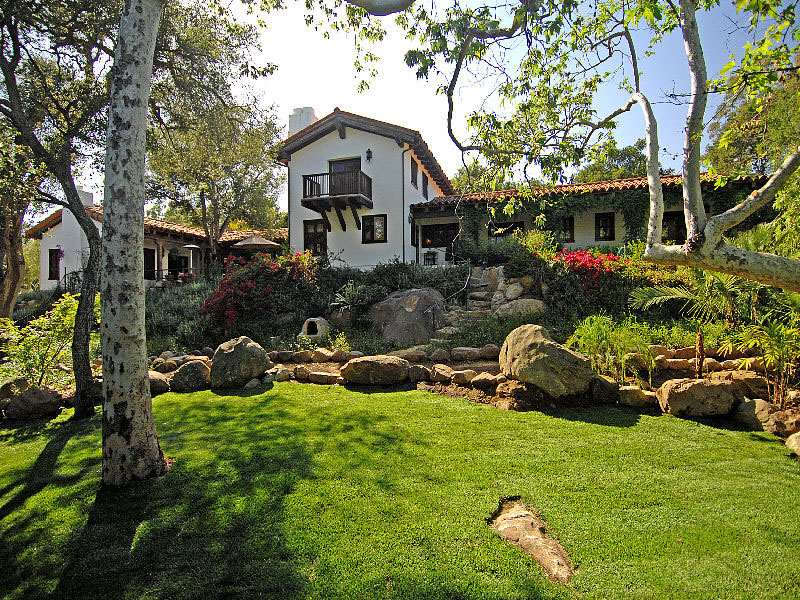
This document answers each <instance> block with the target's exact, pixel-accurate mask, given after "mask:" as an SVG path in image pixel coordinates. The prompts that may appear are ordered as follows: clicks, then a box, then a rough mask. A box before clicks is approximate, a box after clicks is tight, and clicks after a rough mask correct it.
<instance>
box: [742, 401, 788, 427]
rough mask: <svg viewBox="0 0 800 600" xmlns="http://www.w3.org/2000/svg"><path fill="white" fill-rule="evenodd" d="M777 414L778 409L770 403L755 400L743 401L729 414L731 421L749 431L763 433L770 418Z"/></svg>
mask: <svg viewBox="0 0 800 600" xmlns="http://www.w3.org/2000/svg"><path fill="white" fill-rule="evenodd" d="M775 412H778V407H777V406H776V405H774V404H772V403H771V402H767V401H766V400H762V399H761V398H756V399H753V400H750V399H745V400H743V401H742V402H740V403H739V406H737V407H736V408H735V409H734V411H733V412H732V413H731V416H732V417H733V420H734V421H736V422H737V423H739V424H740V425H743V426H744V427H746V428H747V429H748V430H750V431H765V429H766V428H768V427H769V425H770V416H771V415H772V414H773V413H775Z"/></svg>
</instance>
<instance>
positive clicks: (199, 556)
mask: <svg viewBox="0 0 800 600" xmlns="http://www.w3.org/2000/svg"><path fill="white" fill-rule="evenodd" d="M173 401H174V399H173ZM209 406H211V405H210V404H209V403H208V402H202V403H201V402H197V403H189V404H186V405H185V406H182V407H181V409H180V411H173V412H172V413H171V414H172V416H173V417H176V416H179V417H180V420H179V422H176V423H175V426H170V427H165V428H163V429H164V431H163V432H160V438H161V443H162V447H163V448H164V450H165V453H166V454H167V455H169V456H172V457H174V458H175V459H176V462H175V464H174V465H173V467H172V468H171V469H170V471H169V472H168V473H167V474H166V475H165V476H164V477H162V478H160V479H156V480H149V481H143V482H137V483H134V484H132V485H130V486H128V487H126V488H122V489H108V488H104V489H100V491H99V492H98V493H97V496H96V497H95V499H94V502H93V503H92V505H91V507H90V509H89V518H88V521H87V522H86V525H85V526H84V528H83V530H82V531H81V532H80V534H79V535H77V536H76V537H75V538H74V539H73V541H72V542H71V544H70V545H69V549H68V551H67V553H66V557H67V560H66V566H65V567H64V570H63V573H62V575H61V578H60V579H59V581H58V584H57V586H56V589H55V592H54V594H53V595H52V597H53V598H63V599H68V598H69V599H71V598H84V599H94V598H96V599H98V600H99V599H101V598H102V599H116V598H120V599H121V598H125V597H161V598H204V599H205V600H208V599H212V598H255V597H267V598H269V597H281V598H295V597H300V596H302V595H303V590H304V589H305V583H306V581H305V579H304V578H303V577H302V576H301V575H300V573H298V571H297V564H298V563H297V561H296V560H294V559H293V556H292V553H291V551H290V550H289V549H288V548H287V545H286V543H285V540H284V535H283V534H284V529H285V528H284V525H283V523H284V506H283V501H284V498H285V497H286V495H287V494H290V493H291V492H292V491H293V489H294V487H295V485H296V483H297V482H298V481H299V480H300V479H302V478H306V477H308V476H309V472H310V468H311V456H310V454H309V452H308V451H307V449H306V447H305V442H304V436H303V434H302V432H301V431H299V430H298V429H297V428H295V427H293V426H291V425H289V424H287V423H285V422H282V421H281V420H280V418H279V416H278V415H276V414H275V413H274V411H272V410H271V408H270V406H269V403H264V404H260V405H259V406H257V407H256V408H255V410H253V411H251V412H243V411H242V410H241V407H237V406H236V405H235V403H234V402H227V401H224V400H221V401H219V402H218V401H216V400H214V401H213V410H209ZM156 413H157V414H158V408H156ZM176 421H177V419H176ZM170 425H172V424H170Z"/></svg>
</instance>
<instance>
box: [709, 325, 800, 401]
mask: <svg viewBox="0 0 800 600" xmlns="http://www.w3.org/2000/svg"><path fill="white" fill-rule="evenodd" d="M733 347H736V348H738V349H740V350H747V349H749V348H756V349H757V350H758V351H759V352H760V353H761V355H762V360H763V361H764V374H765V375H766V377H767V381H768V382H769V391H770V395H771V396H772V400H773V402H775V403H776V404H778V405H779V406H780V407H781V408H785V407H786V392H787V391H788V389H789V381H790V379H791V378H792V377H793V376H794V372H795V368H796V365H795V362H796V361H797V358H798V356H800V329H798V328H796V327H789V326H788V325H785V324H783V323H780V322H778V321H766V322H764V323H762V324H760V325H749V326H747V327H745V328H744V329H743V330H742V331H740V332H738V333H736V334H735V335H733V336H731V339H729V340H728V342H727V343H725V344H724V345H723V348H724V349H726V350H730V349H732V348H733ZM743 363H744V364H743V366H744V367H746V368H750V367H751V365H752V359H745V360H744V361H743ZM770 371H771V372H772V374H770Z"/></svg>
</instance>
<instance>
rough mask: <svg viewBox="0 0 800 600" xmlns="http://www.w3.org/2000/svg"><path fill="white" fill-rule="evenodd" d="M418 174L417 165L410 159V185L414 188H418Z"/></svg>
mask: <svg viewBox="0 0 800 600" xmlns="http://www.w3.org/2000/svg"><path fill="white" fill-rule="evenodd" d="M418 172H419V165H418V164H417V161H415V160H414V159H413V158H412V159H411V185H413V186H414V187H419V186H418V185H417V174H418Z"/></svg>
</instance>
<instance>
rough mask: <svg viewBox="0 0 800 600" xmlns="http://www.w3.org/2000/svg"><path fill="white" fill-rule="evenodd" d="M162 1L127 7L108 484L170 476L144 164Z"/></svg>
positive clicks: (112, 245)
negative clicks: (156, 411) (150, 358)
mask: <svg viewBox="0 0 800 600" xmlns="http://www.w3.org/2000/svg"><path fill="white" fill-rule="evenodd" d="M162 10H163V5H162V2H160V1H159V0H126V2H125V7H124V9H123V13H122V19H121V21H120V28H119V39H118V41H117V47H116V52H115V55H114V71H113V82H112V88H111V106H110V109H109V118H108V137H107V143H106V144H107V147H106V170H105V177H106V179H105V199H104V205H103V252H102V292H101V299H102V300H101V301H102V319H101V331H102V346H103V394H104V403H103V484H105V485H125V484H126V483H128V482H130V481H134V480H137V479H145V478H148V477H157V476H159V475H162V474H164V473H165V472H166V471H167V468H168V467H167V462H166V460H165V459H164V455H163V453H162V452H161V446H160V444H159V442H158V436H157V435H156V428H155V423H154V422H153V408H152V401H151V398H150V384H149V381H148V377H147V347H146V343H145V330H144V298H145V290H144V264H143V254H142V243H143V240H144V200H145V192H144V165H145V131H146V126H147V103H148V99H149V96H150V80H151V77H152V72H153V53H154V51H155V43H156V33H157V31H158V22H159V19H160V18H161V12H162Z"/></svg>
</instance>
